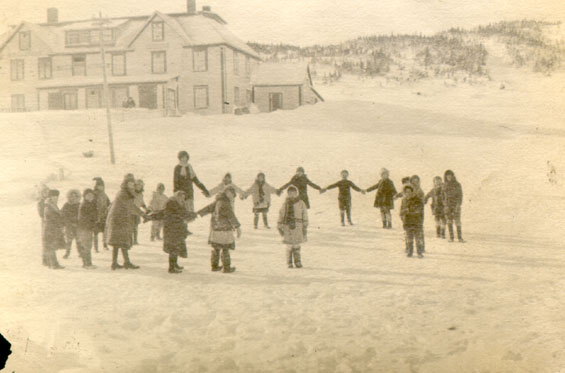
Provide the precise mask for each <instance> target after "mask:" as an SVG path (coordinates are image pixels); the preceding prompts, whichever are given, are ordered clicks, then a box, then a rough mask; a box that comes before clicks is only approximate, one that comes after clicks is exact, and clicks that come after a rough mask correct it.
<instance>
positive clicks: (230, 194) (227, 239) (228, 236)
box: [197, 186, 241, 273]
mask: <svg viewBox="0 0 565 373" xmlns="http://www.w3.org/2000/svg"><path fill="white" fill-rule="evenodd" d="M235 195H236V192H235V189H234V188H233V187H231V186H228V187H227V188H226V189H225V190H224V192H223V193H220V194H218V195H217V196H216V201H215V202H214V203H212V204H210V205H208V206H206V207H205V208H203V209H202V210H200V211H198V213H197V214H198V215H199V216H201V217H202V216H205V215H208V214H211V215H212V218H211V224H210V238H209V239H208V243H209V244H210V245H211V246H212V256H211V258H210V261H211V264H212V271H214V272H216V271H220V270H221V269H222V267H220V263H219V262H220V253H221V259H222V266H223V270H224V273H232V272H235V267H232V266H231V256H230V250H235V237H234V234H233V232H234V230H235V231H236V232H237V238H239V237H241V225H240V224H239V221H238V220H237V217H236V216H235V213H234V210H233V200H234V199H235Z"/></svg>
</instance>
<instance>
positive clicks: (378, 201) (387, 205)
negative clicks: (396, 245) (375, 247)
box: [367, 168, 398, 229]
mask: <svg viewBox="0 0 565 373" xmlns="http://www.w3.org/2000/svg"><path fill="white" fill-rule="evenodd" d="M389 176H390V173H389V171H388V170H387V169H386V168H383V169H382V170H381V180H379V182H378V183H377V184H375V185H373V186H372V187H370V188H368V189H367V192H372V191H373V190H376V191H377V194H376V196H375V207H376V208H378V209H380V210H381V219H382V221H383V228H384V229H392V216H391V213H390V211H391V210H393V209H394V197H395V196H396V195H397V194H398V193H397V192H396V188H395V187H394V183H393V182H392V180H390V179H389Z"/></svg>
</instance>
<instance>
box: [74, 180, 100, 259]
mask: <svg viewBox="0 0 565 373" xmlns="http://www.w3.org/2000/svg"><path fill="white" fill-rule="evenodd" d="M82 195H83V200H82V203H81V204H80V210H79V213H78V248H79V253H80V257H81V258H82V267H83V268H85V269H95V268H96V266H94V265H92V241H93V237H94V231H95V230H96V220H97V214H96V201H95V198H96V197H95V195H94V191H93V190H92V189H90V188H89V189H85V190H84V192H83V194H82Z"/></svg>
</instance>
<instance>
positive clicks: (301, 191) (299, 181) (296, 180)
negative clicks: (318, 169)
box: [277, 167, 322, 209]
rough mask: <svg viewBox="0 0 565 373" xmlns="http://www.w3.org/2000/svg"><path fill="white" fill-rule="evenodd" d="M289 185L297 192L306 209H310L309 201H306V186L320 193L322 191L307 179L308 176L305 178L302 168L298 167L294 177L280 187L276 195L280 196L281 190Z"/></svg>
mask: <svg viewBox="0 0 565 373" xmlns="http://www.w3.org/2000/svg"><path fill="white" fill-rule="evenodd" d="M291 185H293V186H294V187H295V188H296V189H297V190H298V196H299V198H300V199H301V200H302V201H304V204H306V208H307V209H309V208H310V200H309V199H308V185H309V186H311V187H312V188H314V189H316V190H318V191H320V192H321V191H322V188H320V187H319V186H318V185H316V184H314V183H313V182H312V181H310V179H308V176H306V174H305V172H304V168H303V167H298V168H297V169H296V175H294V176H293V177H292V179H290V181H289V182H288V183H286V184H285V185H283V186H282V187H280V189H279V190H278V191H277V195H279V196H280V195H281V194H282V192H283V190H285V189H286V188H288V187H289V186H291Z"/></svg>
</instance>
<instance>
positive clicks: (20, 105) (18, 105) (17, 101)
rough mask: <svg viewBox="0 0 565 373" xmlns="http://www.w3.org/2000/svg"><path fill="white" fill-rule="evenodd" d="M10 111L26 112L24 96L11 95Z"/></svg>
mask: <svg viewBox="0 0 565 373" xmlns="http://www.w3.org/2000/svg"><path fill="white" fill-rule="evenodd" d="M12 111H26V104H25V96H24V95H12Z"/></svg>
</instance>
